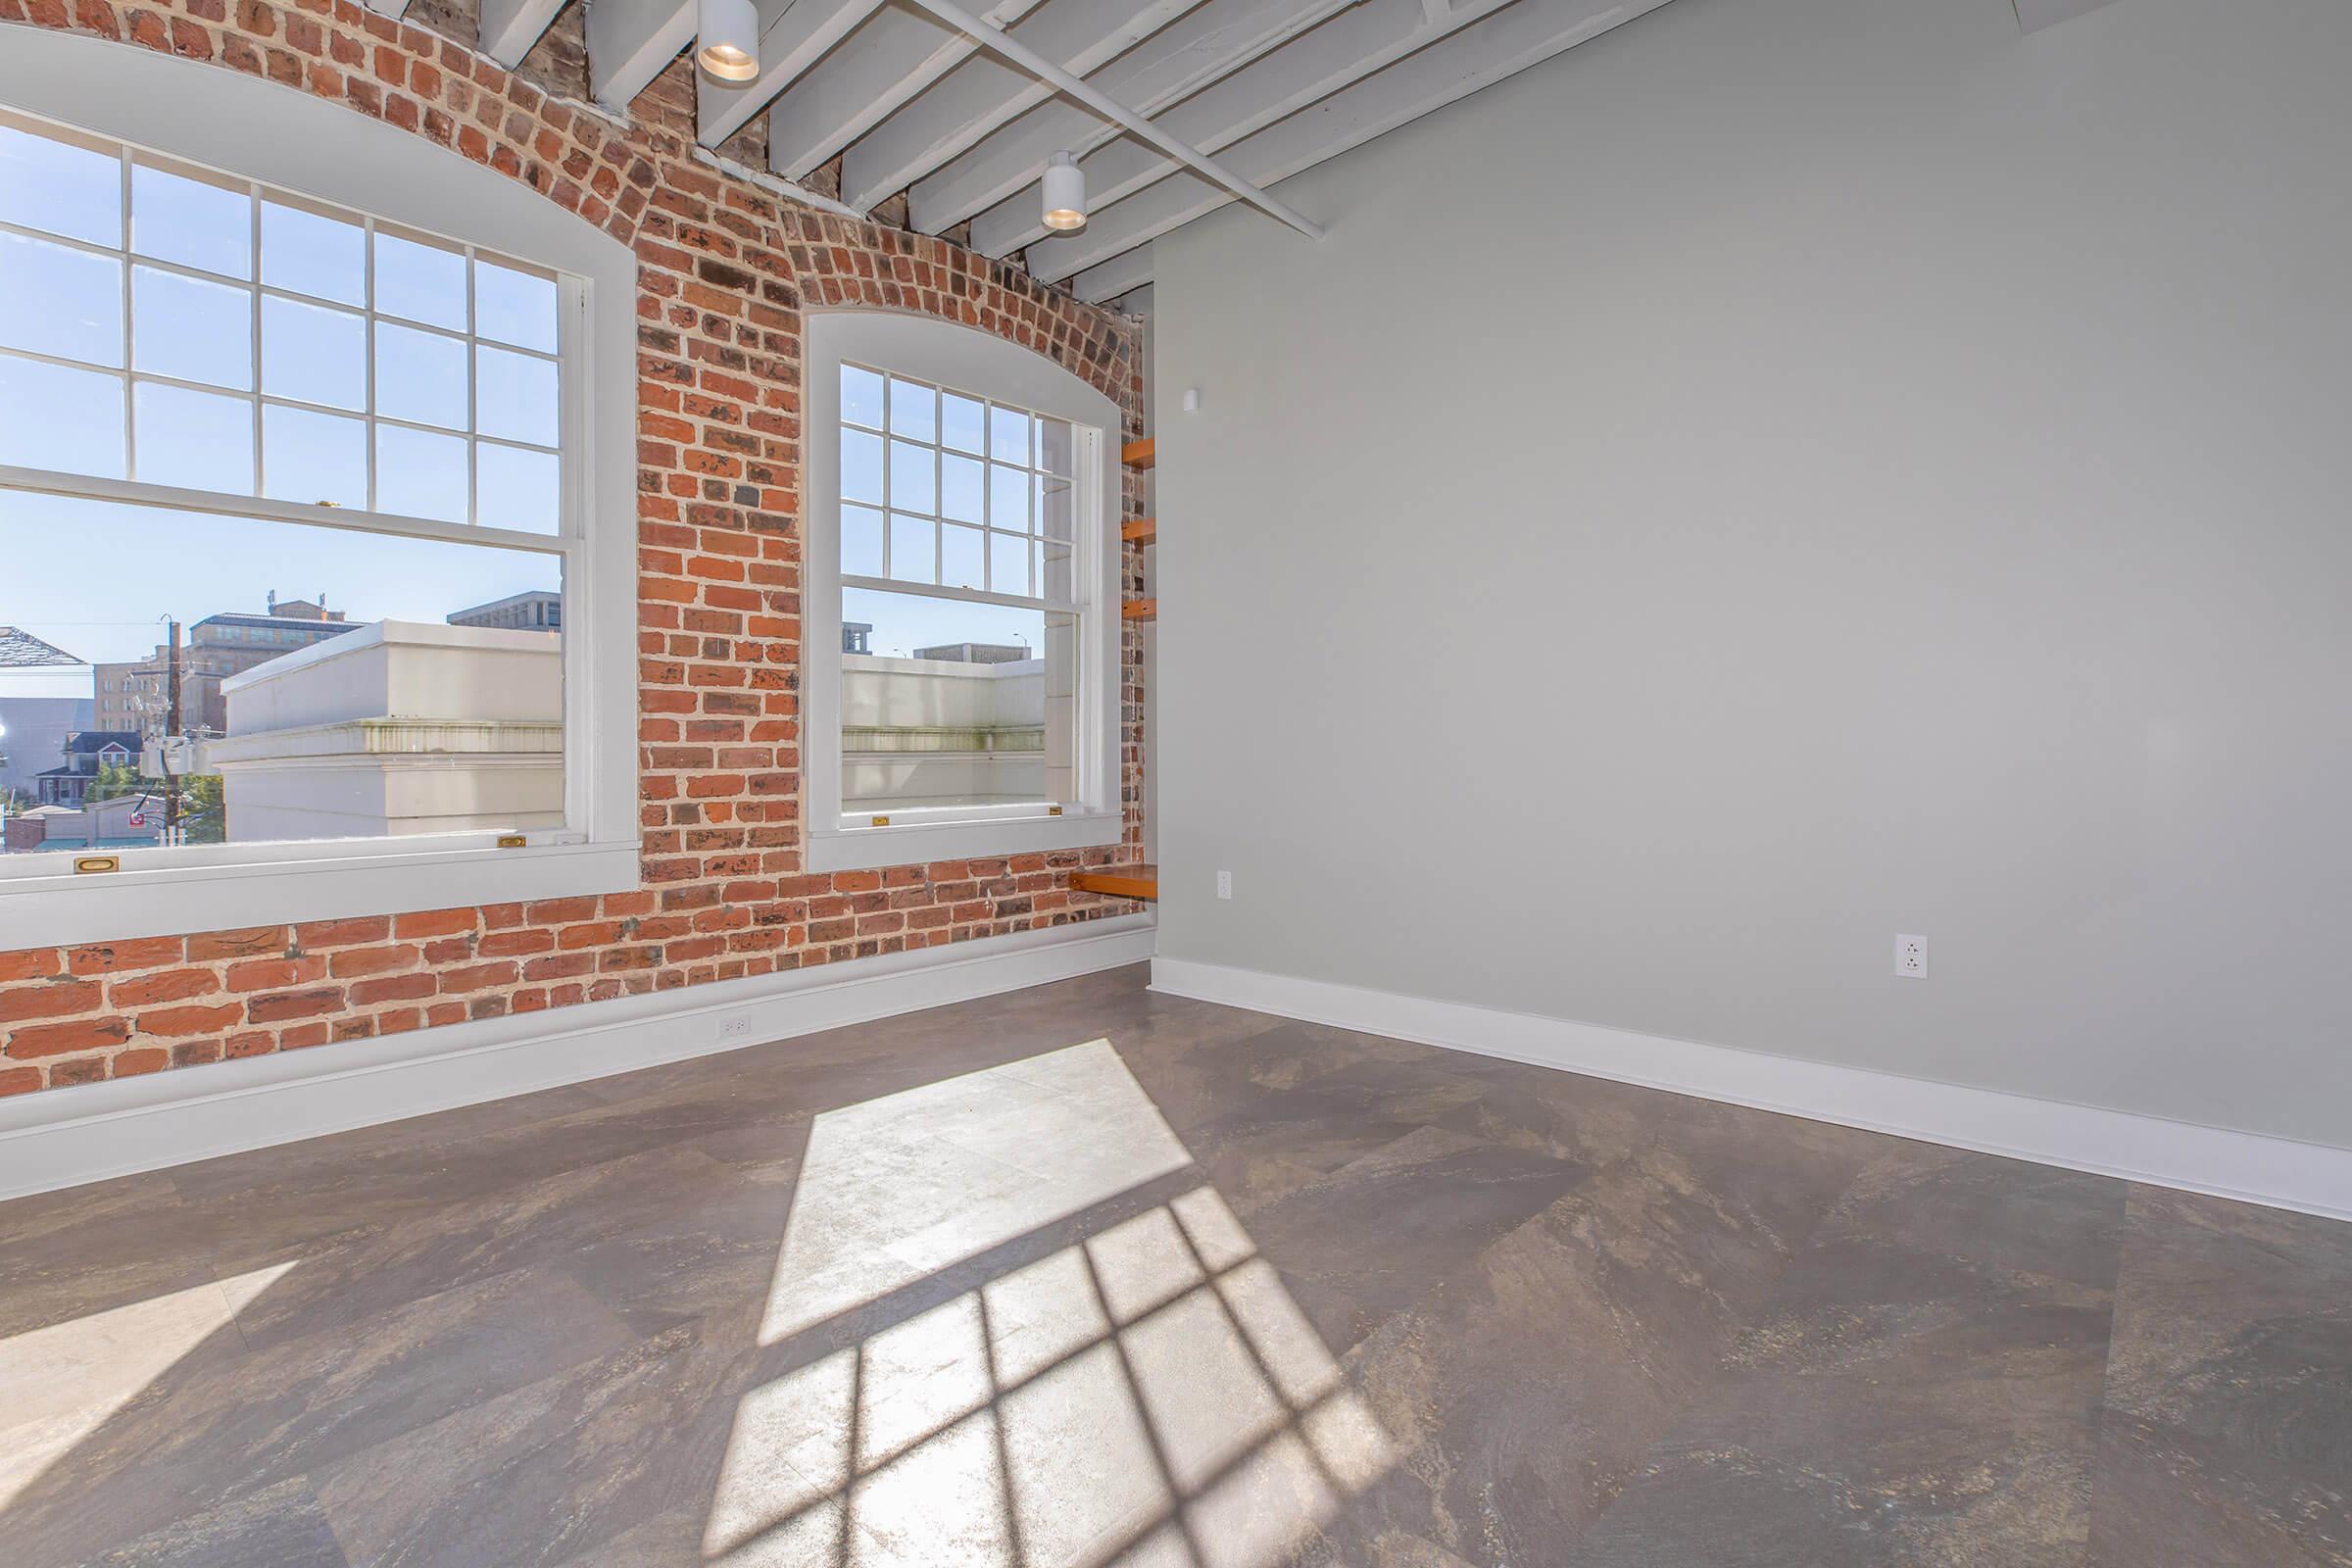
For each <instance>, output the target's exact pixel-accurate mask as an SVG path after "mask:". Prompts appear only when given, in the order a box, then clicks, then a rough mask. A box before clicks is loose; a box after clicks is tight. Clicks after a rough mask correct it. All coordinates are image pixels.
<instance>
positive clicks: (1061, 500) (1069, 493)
mask: <svg viewBox="0 0 2352 1568" xmlns="http://www.w3.org/2000/svg"><path fill="white" fill-rule="evenodd" d="M1077 529H1078V488H1077V486H1076V485H1074V484H1072V483H1071V482H1070V481H1069V480H1067V479H1051V478H1046V477H1043V476H1041V477H1040V478H1039V479H1038V481H1037V531H1038V532H1039V533H1041V534H1044V535H1045V536H1046V537H1047V538H1049V539H1059V540H1061V541H1063V542H1064V543H1067V542H1069V541H1070V540H1073V539H1075V538H1077V537H1078V532H1077Z"/></svg>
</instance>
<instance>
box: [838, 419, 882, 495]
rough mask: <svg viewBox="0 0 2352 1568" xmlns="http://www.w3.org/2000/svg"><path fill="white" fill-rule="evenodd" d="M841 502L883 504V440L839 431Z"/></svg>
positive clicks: (858, 431) (878, 437) (858, 432)
mask: <svg viewBox="0 0 2352 1568" xmlns="http://www.w3.org/2000/svg"><path fill="white" fill-rule="evenodd" d="M841 499H842V500H844V501H871V502H873V503H874V504H875V505H876V506H880V505H881V504H882V438H881V437H880V436H878V435H867V434H866V433H865V432H864V431H863V430H844V431H842V432H841Z"/></svg>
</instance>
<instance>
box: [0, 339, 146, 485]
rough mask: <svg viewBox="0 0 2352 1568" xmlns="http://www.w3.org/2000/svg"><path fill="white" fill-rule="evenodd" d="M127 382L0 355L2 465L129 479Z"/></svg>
mask: <svg viewBox="0 0 2352 1568" xmlns="http://www.w3.org/2000/svg"><path fill="white" fill-rule="evenodd" d="M0 464H9V465H13V466H18V467H25V468H54V469H56V470H57V471H58V472H60V473H91V474H96V475H98V476H99V477H100V478H102V479H120V478H123V477H124V473H123V381H122V378H121V377H120V376H114V375H109V374H107V373H106V372H105V371H103V370H73V369H68V368H66V367H64V366H62V365H43V364H41V363H40V362H39V361H38V360H20V359H16V358H14V357H12V356H10V355H6V354H0Z"/></svg>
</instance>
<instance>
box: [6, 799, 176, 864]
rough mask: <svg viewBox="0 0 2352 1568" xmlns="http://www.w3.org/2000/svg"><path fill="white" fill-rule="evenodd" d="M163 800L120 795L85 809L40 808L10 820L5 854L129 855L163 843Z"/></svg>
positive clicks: (93, 802) (66, 807)
mask: <svg viewBox="0 0 2352 1568" xmlns="http://www.w3.org/2000/svg"><path fill="white" fill-rule="evenodd" d="M163 836H164V798H163V797H162V796H161V795H119V796H117V797H115V798H114V799H113V800H111V801H92V802H90V803H89V804H88V805H86V806H78V807H75V806H41V807H35V808H34V809H31V810H29V811H19V812H17V813H16V814H14V815H12V816H11V817H9V819H8V831H7V846H6V847H7V850H8V852H9V853H10V854H12V855H23V854H25V853H27V852H29V851H35V850H131V849H139V848H142V847H146V846H152V845H155V844H158V843H161V842H162V841H163Z"/></svg>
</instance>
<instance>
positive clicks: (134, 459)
mask: <svg viewBox="0 0 2352 1568" xmlns="http://www.w3.org/2000/svg"><path fill="white" fill-rule="evenodd" d="M119 162H120V163H121V165H122V168H123V193H122V194H123V252H122V255H123V476H124V477H125V478H129V479H136V478H137V477H138V476H139V409H138V401H139V394H138V383H137V382H136V381H134V380H133V379H132V378H131V374H130V362H131V346H130V331H131V323H130V272H131V267H130V149H129V148H128V147H125V148H123V154H122V157H121V159H120V160H119Z"/></svg>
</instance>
